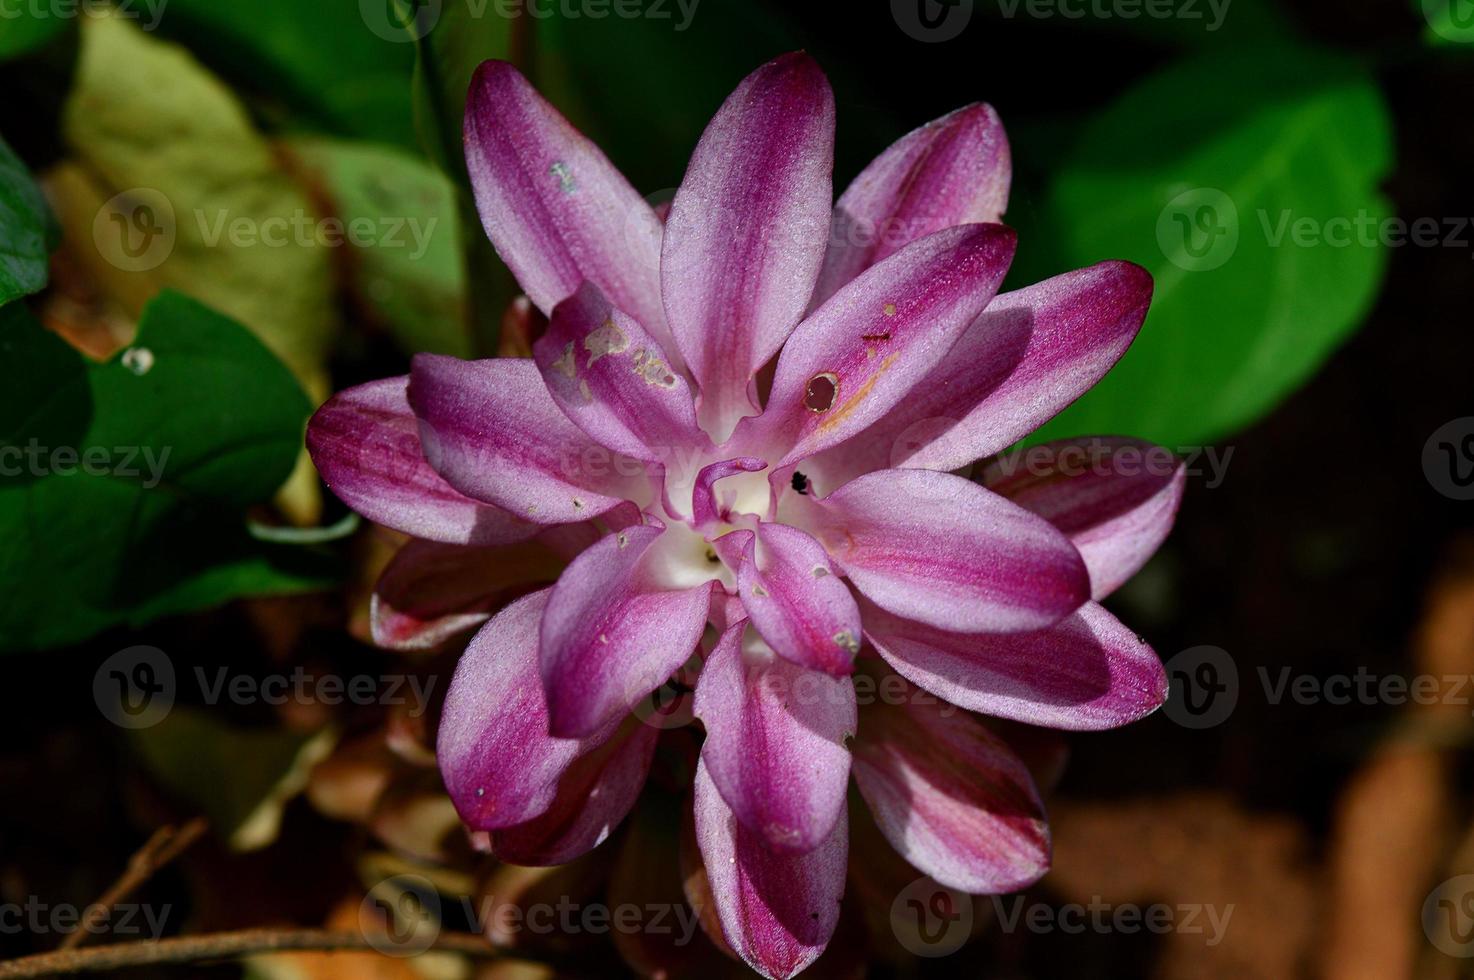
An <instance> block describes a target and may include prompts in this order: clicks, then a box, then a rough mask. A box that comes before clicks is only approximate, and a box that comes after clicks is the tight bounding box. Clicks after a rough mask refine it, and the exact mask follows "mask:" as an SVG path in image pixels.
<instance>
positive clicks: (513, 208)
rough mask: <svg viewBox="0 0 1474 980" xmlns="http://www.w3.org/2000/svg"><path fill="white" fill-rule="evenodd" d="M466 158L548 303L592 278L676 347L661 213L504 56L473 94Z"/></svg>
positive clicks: (479, 192)
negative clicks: (663, 276)
mask: <svg viewBox="0 0 1474 980" xmlns="http://www.w3.org/2000/svg"><path fill="white" fill-rule="evenodd" d="M465 142H466V167H467V169H468V170H469V172H470V176H471V186H472V188H473V189H474V190H475V192H476V209H477V210H478V211H479V212H481V221H482V223H483V224H484V225H485V226H486V234H487V235H488V236H489V237H490V238H491V242H492V244H493V245H495V246H496V250H497V254H499V255H500V256H501V257H502V260H503V261H504V262H506V263H507V266H508V267H509V268H510V269H511V270H512V274H513V275H515V276H516V277H517V281H518V282H519V283H520V284H521V285H522V288H523V290H524V291H526V293H527V295H528V297H529V298H530V299H531V300H532V301H533V302H534V303H536V304H537V307H538V309H540V310H542V311H543V313H546V314H551V313H552V312H553V307H555V306H557V305H558V304H559V303H560V302H562V301H563V300H564V299H566V298H568V297H569V296H571V295H573V293H574V291H575V290H576V289H578V287H579V285H580V284H581V283H582V282H584V280H588V281H589V282H592V283H594V284H596V285H597V286H598V287H599V289H601V290H602V291H603V292H604V294H605V295H606V296H608V297H609V298H610V300H611V301H612V302H613V303H614V305H615V306H617V307H618V308H619V309H621V310H624V311H625V312H626V313H629V314H630V315H631V316H633V317H634V318H635V319H636V320H639V321H640V325H641V326H643V327H644V328H645V330H646V331H647V332H649V333H650V334H651V336H654V337H656V338H658V339H659V341H660V343H661V345H662V346H664V347H665V348H666V349H667V350H668V351H670V353H671V354H672V356H675V355H676V351H675V350H674V349H673V347H672V345H671V344H670V334H669V331H668V330H667V329H666V326H665V312H664V310H663V308H662V306H661V301H660V239H661V223H660V220H659V219H658V218H657V217H656V216H655V212H654V211H653V210H652V209H651V208H650V205H649V204H647V203H646V202H645V200H644V198H642V197H640V195H639V194H637V193H636V192H635V189H634V188H633V187H631V186H630V185H629V182H628V181H626V180H625V179H624V177H623V176H622V175H621V174H620V173H619V171H618V170H616V169H615V168H614V165H613V164H611V163H610V162H609V160H608V159H607V158H606V157H605V156H604V154H603V153H601V152H599V148H598V147H597V146H595V145H594V144H593V143H592V142H590V141H589V140H588V139H587V138H586V137H584V136H583V134H581V133H579V132H578V131H577V130H576V129H574V128H573V126H572V124H570V123H569V122H568V120H566V119H564V118H563V116H562V115H561V114H559V112H558V110H557V109H554V108H553V107H552V106H551V105H549V104H548V103H547V101H546V100H544V99H543V98H542V96H540V95H538V94H537V91H536V90H535V89H533V87H532V86H531V85H530V84H529V83H528V81H527V79H525V78H523V77H522V75H521V74H520V73H519V72H518V71H517V69H516V68H513V67H512V66H511V65H509V64H507V63H506V62H504V61H488V62H486V63H484V64H483V65H482V66H481V67H480V68H478V69H477V70H476V75H475V77H474V78H473V79H472V81H471V90H470V92H469V94H468V95H467V97H466V120H465Z"/></svg>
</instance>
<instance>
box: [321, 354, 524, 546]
mask: <svg viewBox="0 0 1474 980" xmlns="http://www.w3.org/2000/svg"><path fill="white" fill-rule="evenodd" d="M408 384H409V378H407V377H398V378H385V379H384V380H382V381H371V382H369V383H368V384H364V385H359V386H358V387H356V388H349V389H348V390H347V391H342V392H339V393H338V394H336V395H334V396H333V397H332V398H330V399H328V401H327V403H326V404H324V405H323V406H322V407H321V408H319V409H318V410H317V413H316V414H315V415H313V416H312V421H310V422H309V423H308V424H307V450H308V452H309V453H311V455H312V462H313V464H314V465H315V466H316V467H317V470H318V472H319V473H321V474H322V478H323V481H324V482H325V483H327V485H328V487H329V488H330V489H331V490H332V491H333V493H335V494H337V495H338V498H339V499H340V500H342V501H343V503H345V504H347V505H348V506H349V507H351V508H353V509H354V510H355V511H357V512H358V513H360V514H362V515H363V516H364V517H367V518H368V519H369V520H371V521H374V522H375V523H377V524H382V525H384V526H385V527H390V528H393V529H394V530H396V531H403V532H404V533H405V534H410V535H413V536H415V537H417V538H425V539H426V540H430V541H444V542H447V543H450V544H475V545H492V544H505V543H507V542H511V541H521V540H525V539H526V538H530V537H532V536H533V535H534V534H536V533H537V532H538V531H539V530H540V528H538V526H537V523H529V522H530V521H536V522H538V523H541V521H540V519H539V518H536V517H533V516H532V515H525V516H526V517H527V518H528V519H527V520H522V519H520V518H519V517H517V516H514V515H513V514H509V513H507V512H506V511H505V510H502V509H501V508H499V507H494V506H490V505H488V504H486V503H483V502H481V501H480V500H472V499H471V498H470V497H467V496H465V495H463V494H462V493H460V492H459V491H457V490H456V489H455V488H454V487H452V486H451V485H450V484H449V483H447V482H446V481H445V480H444V479H442V478H441V476H440V475H439V474H438V473H436V472H435V470H434V469H432V468H431V466H430V463H429V462H428V461H427V460H426V459H425V455H424V453H423V452H422V451H421V447H420V434H419V426H418V423H417V422H416V421H415V417H414V414H413V413H412V412H411V411H410V407H409V402H408V401H406V400H405V388H406V386H407V385H408Z"/></svg>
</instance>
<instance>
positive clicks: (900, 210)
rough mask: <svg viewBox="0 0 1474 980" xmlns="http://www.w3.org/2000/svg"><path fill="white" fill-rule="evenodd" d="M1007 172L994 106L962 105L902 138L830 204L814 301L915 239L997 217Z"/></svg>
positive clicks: (1005, 203) (1005, 196) (1004, 194)
mask: <svg viewBox="0 0 1474 980" xmlns="http://www.w3.org/2000/svg"><path fill="white" fill-rule="evenodd" d="M1012 176H1013V166H1012V162H1011V161H1010V158H1009V152H1008V137H1007V136H1006V135H1004V132H1003V123H1002V122H1000V121H999V119H998V113H996V112H994V111H993V107H992V106H988V105H983V104H981V103H978V104H974V105H970V106H966V107H964V108H961V109H958V110H957V111H955V112H951V113H948V114H947V115H945V116H943V117H942V118H940V119H936V120H933V121H932V122H929V123H927V124H926V125H925V126H922V127H921V128H919V129H914V130H912V131H911V132H909V133H907V134H906V135H905V136H902V137H901V138H900V139H899V140H897V141H896V142H895V143H893V144H891V146H890V148H889V149H887V150H886V151H885V152H884V153H882V154H881V155H880V156H878V157H876V158H875V160H874V161H873V162H872V163H871V164H870V166H868V167H866V168H865V169H864V170H862V171H861V172H860V176H858V177H856V178H855V180H854V182H853V183H852V184H850V186H849V188H848V189H846V190H845V192H844V193H843V194H842V195H840V198H839V201H838V202H836V204H835V206H834V221H833V223H832V226H831V229H830V233H829V251H828V252H827V253H825V256H824V268H823V270H822V271H821V272H820V274H819V285H818V287H817V288H816V289H815V292H814V305H818V304H819V303H822V302H823V301H824V300H826V299H828V298H829V297H830V296H833V295H834V293H835V292H836V291H837V290H838V289H839V288H840V287H841V286H843V285H844V284H845V283H847V282H849V281H850V280H851V279H853V278H855V276H857V275H859V274H860V273H862V272H864V271H865V270H866V269H868V268H870V266H872V265H874V264H875V263H876V262H879V261H881V260H882V259H885V258H888V257H889V256H891V255H893V254H894V253H895V252H896V251H897V250H899V249H900V248H902V247H904V246H906V245H909V244H911V243H912V242H914V241H915V240H916V239H918V238H924V237H925V236H927V235H930V234H931V233H932V232H934V231H941V230H942V229H943V228H950V227H951V226H953V225H966V224H973V223H975V222H988V221H994V222H996V221H1000V220H1002V218H1003V212H1004V210H1005V209H1007V207H1008V187H1009V183H1010V181H1011V179H1012Z"/></svg>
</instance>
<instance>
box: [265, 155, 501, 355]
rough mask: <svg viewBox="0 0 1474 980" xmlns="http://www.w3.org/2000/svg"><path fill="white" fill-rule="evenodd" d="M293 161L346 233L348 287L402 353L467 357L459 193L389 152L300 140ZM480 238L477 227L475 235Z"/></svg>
mask: <svg viewBox="0 0 1474 980" xmlns="http://www.w3.org/2000/svg"><path fill="white" fill-rule="evenodd" d="M289 146H290V148H291V151H292V153H293V154H294V155H295V156H296V158H297V159H298V161H299V162H300V163H301V165H302V167H303V169H304V170H305V171H307V172H308V173H309V174H310V175H311V176H312V177H314V178H316V181H317V182H318V183H319V184H320V186H321V188H322V191H323V195H324V197H325V198H326V199H327V200H328V202H329V203H330V204H331V206H332V211H333V213H334V215H335V216H336V218H337V219H338V220H339V221H341V222H342V223H343V225H344V226H345V227H346V228H347V229H349V230H350V231H352V230H353V229H354V228H357V227H362V228H365V229H368V228H373V229H374V230H375V234H372V235H367V236H365V235H355V236H350V241H353V240H354V239H355V238H356V239H358V241H357V242H356V243H355V244H353V245H351V246H350V247H351V248H352V250H353V259H352V261H351V262H348V263H345V264H346V265H347V267H348V277H349V287H350V289H351V290H352V292H353V295H354V297H355V299H357V300H358V303H357V305H358V307H359V308H360V309H362V310H364V311H365V312H366V313H367V314H368V315H370V316H372V317H374V318H376V319H378V320H379V321H380V322H381V323H382V324H383V325H384V326H386V327H387V328H388V330H389V331H390V332H391V333H392V334H393V335H394V337H395V339H397V340H398V341H399V344H400V346H401V347H402V348H403V349H404V350H405V351H406V352H408V353H411V354H413V353H418V352H420V351H430V352H433V353H437V354H451V355H454V356H456V357H469V356H470V355H471V343H470V336H469V333H468V330H467V324H466V319H467V311H466V296H465V290H466V276H465V270H464V269H463V268H462V265H461V257H460V252H459V250H458V247H457V245H458V242H459V240H460V234H461V229H460V214H459V210H458V201H457V191H456V188H455V186H454V185H453V184H451V182H450V181H449V180H448V179H447V178H446V177H445V175H444V174H443V173H441V172H440V171H439V170H437V169H435V168H434V167H432V166H430V165H429V164H427V163H425V161H424V160H422V159H419V158H417V157H412V156H410V155H408V154H406V153H403V152H401V151H399V150H395V149H392V148H390V147H384V146H376V145H374V144H369V143H350V142H345V141H341V140H328V139H318V138H310V139H301V140H295V141H292V142H291V143H290V144H289ZM472 231H473V232H474V233H475V234H478V235H479V234H481V227H480V225H479V224H477V225H476V226H474V227H473V229H472Z"/></svg>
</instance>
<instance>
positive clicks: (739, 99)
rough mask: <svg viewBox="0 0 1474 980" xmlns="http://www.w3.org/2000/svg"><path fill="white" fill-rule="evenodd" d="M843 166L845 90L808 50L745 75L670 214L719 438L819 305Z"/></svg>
mask: <svg viewBox="0 0 1474 980" xmlns="http://www.w3.org/2000/svg"><path fill="white" fill-rule="evenodd" d="M833 166H834V95H833V93H832V92H830V90H829V83H828V82H827V81H826V80H825V78H824V73H823V72H822V71H820V70H819V66H818V65H817V64H815V63H814V60H813V59H812V58H810V57H809V56H808V55H806V54H803V53H795V54H788V55H784V56H783V57H781V58H778V59H776V60H774V61H771V62H769V63H768V64H766V65H764V66H762V67H761V68H759V69H758V70H757V71H755V72H753V73H752V74H751V75H749V76H748V77H747V78H746V79H744V80H743V82H742V84H741V85H739V86H738V87H737V90H736V91H735V92H733V93H732V94H731V96H729V97H728V98H727V101H726V102H724V103H723V104H722V107H721V108H720V109H719V110H718V111H717V114H716V116H715V118H713V119H712V121H711V123H710V125H708V126H707V128H706V132H705V134H704V135H703V136H702V137H701V142H700V143H698V144H697V146H696V150H695V152H694V153H693V154H692V156H691V163H690V165H689V166H688V168H687V170H686V177H685V179H684V180H683V181H682V182H681V187H680V190H679V191H677V192H676V197H675V200H674V201H673V202H672V204H671V209H670V215H669V217H668V218H667V219H666V227H665V242H664V248H663V250H662V252H661V288H662V289H663V290H664V295H665V310H666V315H667V316H668V317H669V320H670V326H671V331H672V332H673V333H674V334H675V338H676V341H677V343H678V344H679V345H680V348H681V353H682V354H683V355H684V356H685V359H686V362H687V363H688V364H689V365H690V366H691V372H692V374H693V375H695V377H696V381H697V383H698V384H699V385H700V386H701V405H700V413H701V422H702V424H703V425H704V426H705V427H706V428H707V431H709V432H711V433H712V434H713V436H714V437H715V438H716V439H717V440H718V441H723V440H724V439H725V437H726V435H727V433H729V432H730V431H731V427H732V426H733V425H734V424H735V423H736V421H737V419H739V418H741V417H742V416H744V415H750V414H753V413H754V412H755V410H756V408H755V406H754V404H753V402H752V400H751V398H750V390H749V382H750V380H751V378H752V376H753V374H755V373H756V371H757V369H758V368H759V367H761V366H762V365H763V364H764V363H765V362H766V361H767V360H768V358H770V357H771V356H772V355H773V354H774V353H775V352H777V350H778V348H779V347H780V346H782V344H783V341H784V339H785V338H786V337H787V336H788V335H789V333H790V332H791V331H792V330H793V327H794V325H795V324H796V323H798V321H799V319H800V318H801V317H802V316H803V313H804V309H805V307H806V306H807V305H808V302H809V296H810V295H811V294H812V293H813V290H814V280H815V278H816V277H817V276H818V274H819V264H820V262H822V261H823V258H824V245H825V236H826V233H827V231H828V228H829V211H830V201H831V199H832V195H833V189H832V185H831V171H832V170H833ZM616 305H618V304H617V303H616Z"/></svg>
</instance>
